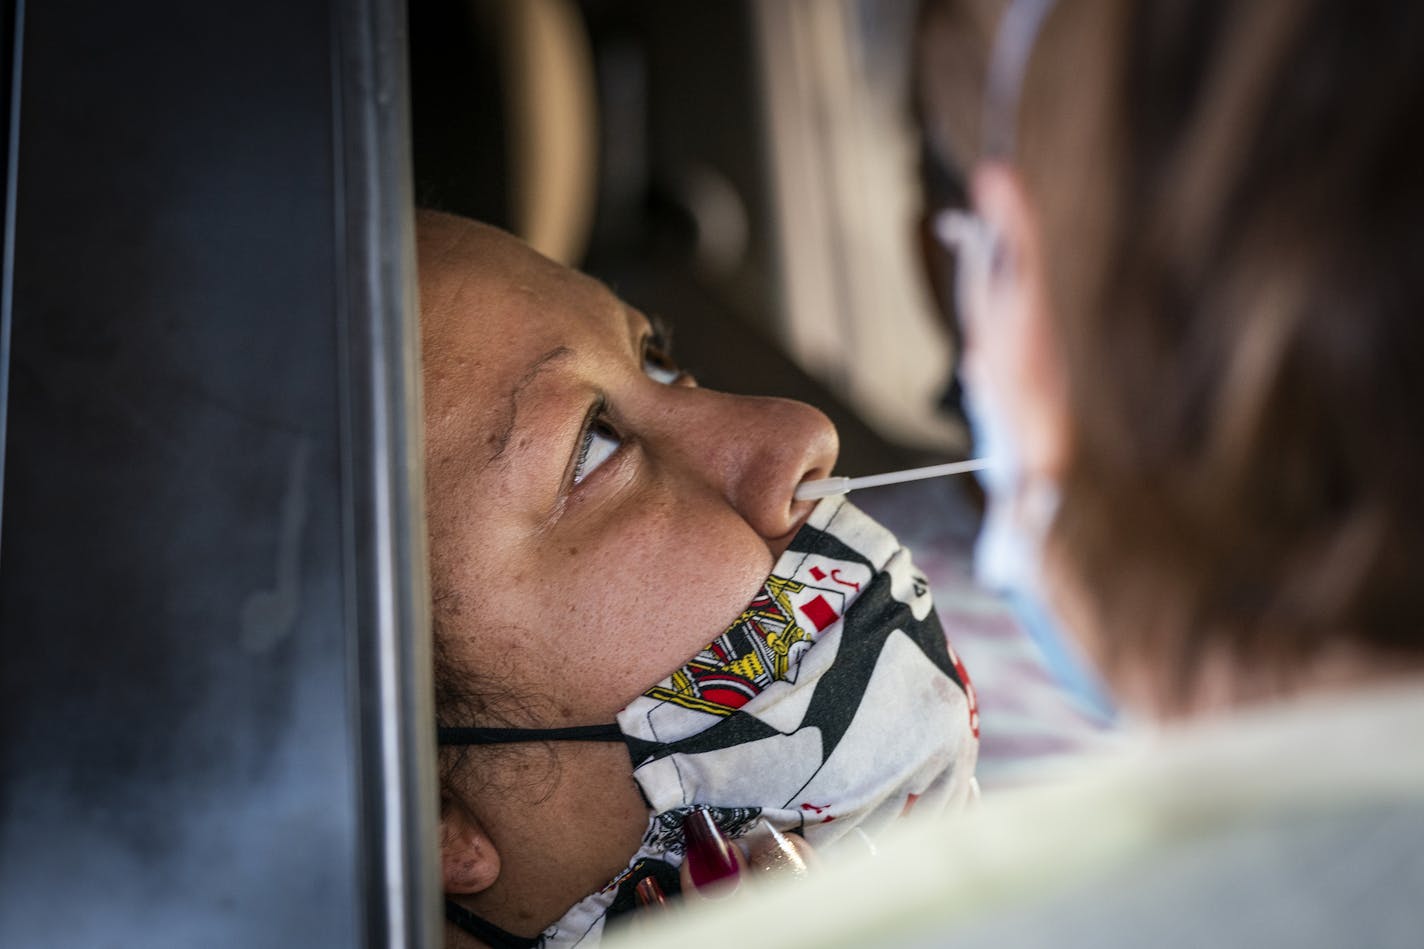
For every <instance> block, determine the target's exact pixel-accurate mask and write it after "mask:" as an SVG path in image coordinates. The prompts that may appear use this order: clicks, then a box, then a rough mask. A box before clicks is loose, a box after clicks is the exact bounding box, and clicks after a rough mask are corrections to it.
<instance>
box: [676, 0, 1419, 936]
mask: <svg viewBox="0 0 1424 949" xmlns="http://www.w3.org/2000/svg"><path fill="white" fill-rule="evenodd" d="M943 3H944V4H945V5H947V6H952V5H953V0H943ZM1421 115H1424V8H1420V7H1418V6H1416V5H1399V4H1393V3H1388V4H1386V3H1379V2H1375V3H1358V4H1339V3H1333V2H1328V0H1302V2H1291V3H1285V2H1279V3H1276V2H1259V3H1239V2H1235V0H1193V2H1185V0H1062V2H1060V3H1056V4H1055V3H1053V2H1051V0H1014V2H1013V3H1011V4H1010V5H1009V7H1008V9H1007V11H1006V13H1005V14H1004V17H1003V19H1002V22H1001V24H1000V26H999V28H998V32H997V39H996V41H995V45H994V53H993V57H992V60H991V65H990V68H989V73H988V81H987V106H986V111H985V126H984V129H983V139H982V147H981V157H980V160H979V163H978V165H977V167H976V169H975V171H974V173H973V175H972V189H971V190H972V194H973V203H974V207H975V210H976V212H977V214H976V215H975V216H973V217H970V216H968V215H953V216H947V217H946V218H944V219H942V221H941V222H940V229H941V230H942V231H943V232H944V233H945V235H946V237H947V238H948V239H949V242H950V243H951V244H952V245H953V246H954V247H955V248H956V250H957V252H958V254H959V255H960V273H959V278H960V284H959V292H960V296H961V307H960V312H961V314H962V316H963V319H964V323H965V325H964V330H965V336H966V342H967V349H966V357H965V381H966V385H967V389H968V408H969V411H970V416H971V420H972V422H973V424H974V428H975V433H976V443H977V447H978V449H979V450H980V451H981V452H982V453H984V454H987V455H988V456H990V457H992V458H994V459H995V461H996V465H995V467H994V468H993V469H991V473H990V475H989V476H988V477H987V478H986V484H985V487H986V494H987V497H988V511H987V514H986V520H985V525H984V528H983V530H982V532H981V535H980V537H979V540H978V542H977V547H976V560H977V565H978V569H979V574H980V576H981V577H982V578H983V579H985V580H986V581H988V582H990V583H992V584H994V585H995V586H997V587H999V588H1000V589H1003V590H1004V591H1006V592H1007V593H1009V594H1010V595H1011V596H1012V597H1013V599H1014V601H1015V602H1016V603H1018V604H1020V605H1021V607H1022V608H1023V609H1024V610H1025V611H1026V612H1028V613H1031V614H1035V615H1036V617H1037V619H1036V622H1038V623H1039V624H1040V626H1041V627H1042V628H1044V629H1046V630H1056V631H1058V632H1059V633H1060V634H1064V635H1063V638H1062V649H1063V653H1064V654H1065V655H1068V656H1071V657H1073V658H1074V659H1075V660H1076V661H1077V663H1078V665H1079V666H1080V670H1079V674H1080V677H1081V682H1082V683H1083V685H1084V688H1087V689H1094V690H1098V691H1100V692H1101V693H1102V695H1103V696H1104V697H1105V698H1107V697H1110V698H1111V700H1112V701H1113V702H1114V703H1115V704H1117V705H1119V706H1120V707H1122V708H1123V709H1125V710H1126V712H1127V714H1128V715H1129V716H1132V717H1135V718H1136V719H1137V720H1138V721H1139V723H1140V725H1141V728H1142V732H1143V736H1142V744H1141V745H1140V746H1139V747H1138V748H1137V749H1136V750H1135V751H1134V752H1132V753H1130V754H1128V755H1126V756H1124V757H1123V758H1120V759H1117V760H1112V761H1104V762H1101V763H1099V764H1097V765H1096V770H1095V771H1088V770H1084V771H1083V772H1082V773H1081V774H1080V775H1079V776H1078V777H1077V778H1076V779H1075V780H1073V781H1071V782H1068V783H1066V784H1065V785H1064V786H1062V787H1060V788H1055V789H1045V790H1041V791H1038V792H1032V793H1029V792H1025V793H1023V794H1020V795H1011V796H1008V797H1006V798H1004V799H1001V800H999V801H998V802H993V801H986V804H985V807H984V808H983V809H982V812H981V814H979V815H976V816H975V817H974V819H971V820H958V821H944V822H940V823H938V824H934V823H927V822H920V823H917V824H916V825H915V826H912V827H905V828H903V829H902V830H903V833H901V834H899V835H897V837H896V838H895V839H893V840H891V841H888V842H884V843H883V844H882V846H881V850H880V856H879V857H878V858H877V859H876V860H873V861H860V862H851V863H844V864H839V865H835V866H829V867H827V868H825V870H824V871H823V872H822V873H821V874H820V875H818V876H816V877H815V878H814V879H813V878H808V879H807V880H806V881H804V883H803V884H802V888H801V889H800V890H798V891H796V892H795V893H793V892H792V891H791V890H790V889H789V888H784V887H777V888H772V889H769V890H768V891H766V892H764V893H763V894H762V895H761V896H754V897H753V898H752V899H749V900H747V901H745V902H743V903H742V904H741V905H738V906H737V907H735V908H734V909H723V910H722V911H721V912H720V914H719V915H720V916H721V917H722V918H726V917H727V916H728V915H730V914H733V913H734V914H736V915H737V918H745V919H755V920H757V921H758V925H757V927H756V929H755V932H754V934H752V935H750V936H747V937H746V938H743V939H742V941H743V942H744V943H745V944H747V945H769V946H770V945H774V946H777V947H781V949H785V947H788V946H806V945H868V944H894V945H902V946H931V945H954V946H956V947H973V946H994V947H1003V946H1005V945H1054V946H1064V945H1068V946H1094V947H1103V946H1143V945H1151V946H1154V947H1157V946H1202V945H1211V946H1223V945H1239V946H1248V945H1249V946H1276V945H1290V946H1344V945H1369V946H1401V947H1403V946H1415V945H1417V944H1418V941H1419V926H1420V923H1421V920H1424V916H1421V910H1420V908H1419V906H1418V894H1419V893H1420V892H1424V585H1421V584H1420V582H1419V576H1418V574H1419V567H1418V564H1419V563H1421V562H1424V491H1421V490H1420V488H1421V485H1424V439H1421V438H1420V435H1421V432H1420V424H1419V414H1418V412H1419V409H1418V406H1420V405H1424V321H1421V320H1420V318H1419V314H1420V311H1421V309H1424V176H1421V175H1420V174H1419V173H1418V160H1419V159H1418V156H1419V154H1420V152H1421V147H1424V124H1421V123H1420V121H1419V117H1420V116H1421ZM793 901H794V902H795V903H797V904H801V903H804V904H808V905H816V906H818V907H823V908H825V909H823V911H822V912H820V913H818V914H815V915H814V916H812V917H811V918H809V919H808V918H789V917H787V916H782V917H777V916H776V914H775V913H774V908H775V907H778V906H787V905H792V903H793ZM831 908H834V909H831ZM713 925H715V921H714V920H713V919H712V918H711V917H710V914H707V915H704V916H703V917H686V918H678V919H676V920H674V921H672V922H671V923H670V925H669V927H668V928H667V929H666V930H662V929H660V930H657V931H655V932H652V933H650V934H649V939H648V944H649V945H651V944H654V943H657V942H659V941H661V940H663V939H665V938H667V937H668V935H669V933H670V932H671V931H672V929H673V926H676V928H677V932H678V934H679V936H678V938H679V944H680V945H682V946H697V945H711V944H713V943H714V942H718V941H719V940H720V938H721V934H719V933H715V932H714V931H713V929H712V926H713Z"/></svg>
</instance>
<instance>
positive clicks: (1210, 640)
mask: <svg viewBox="0 0 1424 949" xmlns="http://www.w3.org/2000/svg"><path fill="white" fill-rule="evenodd" d="M1019 142H1020V145H1019V149H1020V153H1019V154H1018V156H1017V158H1016V161H1017V164H1018V165H1019V166H1020V168H1021V170H1022V172H1023V175H1024V178H1025V181H1026V184H1027V187H1028V190H1029V192H1030V195H1031V197H1032V199H1033V202H1034V205H1035V207H1036V209H1037V212H1038V214H1039V215H1040V223H1041V225H1042V229H1043V240H1044V258H1045V260H1046V262H1047V269H1048V273H1047V280H1048V295H1049V299H1050V300H1051V301H1052V309H1053V318H1054V323H1053V329H1054V334H1055V342H1056V344H1057V345H1058V346H1059V348H1060V351H1061V353H1062V354H1063V358H1064V362H1065V365H1066V367H1067V377H1068V385H1069V402H1070V411H1071V419H1072V421H1071V432H1070V446H1071V447H1070V452H1071V458H1070V461H1069V470H1068V472H1067V475H1066V479H1065V483H1064V485H1063V505H1062V508H1061V511H1060V513H1059V516H1058V518H1057V520H1056V522H1055V524H1054V528H1053V532H1052V534H1051V537H1050V543H1051V544H1052V545H1053V549H1054V551H1055V553H1056V554H1058V555H1059V557H1058V560H1059V561H1061V562H1063V563H1065V564H1068V565H1070V567H1069V569H1071V571H1072V581H1073V585H1074V586H1075V587H1076V588H1079V589H1081V591H1082V592H1083V593H1085V594H1086V599H1087V600H1088V601H1089V608H1090V610H1091V620H1092V622H1093V624H1094V626H1095V627H1096V629H1097V630H1098V631H1099V634H1100V636H1101V648H1102V650H1103V652H1104V655H1103V656H1102V657H1101V658H1102V660H1103V662H1104V663H1105V664H1106V665H1107V666H1108V668H1109V669H1111V668H1112V667H1113V665H1114V664H1115V663H1118V662H1120V661H1121V660H1122V659H1123V658H1125V657H1127V656H1129V655H1131V656H1133V657H1135V658H1141V657H1144V656H1146V657H1149V658H1151V666H1152V667H1155V668H1158V669H1160V670H1162V671H1163V673H1164V681H1163V682H1161V683H1159V685H1163V686H1172V687H1175V688H1176V689H1177V690H1178V691H1177V693H1176V695H1177V697H1178V698H1182V697H1184V696H1185V694H1186V692H1187V691H1188V690H1189V689H1190V688H1191V686H1192V683H1193V681H1194V680H1193V675H1194V672H1195V670H1196V669H1197V667H1198V663H1199V660H1200V659H1201V657H1202V656H1203V655H1204V654H1205V652H1206V651H1208V650H1210V649H1215V648H1218V647H1221V646H1225V647H1227V648H1228V649H1229V650H1230V651H1231V653H1232V654H1233V655H1234V657H1235V658H1236V660H1237V661H1238V662H1246V663H1252V664H1254V665H1253V668H1255V669H1256V670H1258V671H1261V672H1278V673H1283V674H1288V673H1289V671H1290V670H1291V669H1292V668H1294V666H1295V665H1296V664H1297V663H1301V662H1305V661H1308V660H1309V659H1310V658H1311V657H1313V656H1316V655H1318V654H1320V653H1321V652H1322V651H1323V650H1325V649H1327V648H1330V647H1332V646H1335V645H1338V644H1340V643H1342V642H1345V643H1348V644H1350V645H1352V646H1355V647H1362V648H1363V649H1364V650H1366V651H1368V652H1371V653H1376V654H1381V655H1396V656H1405V657H1408V658H1409V659H1410V661H1414V662H1417V661H1418V660H1419V658H1420V657H1421V654H1424V583H1421V582H1420V570H1421V568H1420V564H1424V437H1421V436H1424V426H1421V424H1420V420H1421V415H1420V411H1421V410H1420V408H1419V407H1420V406H1424V174H1421V173H1420V170H1419V160H1420V159H1419V156H1420V155H1421V154H1424V7H1420V6H1419V5H1417V4H1397V3H1383V2H1359V3H1339V2H1336V0H1298V2H1290V3H1268V2H1261V3H1241V2H1239V0H1156V2H1153V0H1076V2H1075V0H1063V2H1061V3H1059V4H1058V6H1057V8H1056V9H1055V10H1054V12H1053V13H1052V14H1050V18H1049V20H1048V22H1047V24H1046V25H1045V27H1044V32H1043V34H1042V35H1041V36H1040V38H1039V43H1038V48H1037V49H1036V50H1035V52H1034V56H1033V60H1032V64H1031V66H1030V71H1029V75H1028V77H1027V79H1026V83H1025V87H1024V102H1023V104H1022V106H1021V110H1020V137H1019ZM1169 670H1170V671H1169Z"/></svg>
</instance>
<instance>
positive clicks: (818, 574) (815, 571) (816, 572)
mask: <svg viewBox="0 0 1424 949" xmlns="http://www.w3.org/2000/svg"><path fill="white" fill-rule="evenodd" d="M811 576H813V577H815V578H816V579H817V580H824V579H826V571H824V570H822V569H821V568H820V567H812V568H811Z"/></svg>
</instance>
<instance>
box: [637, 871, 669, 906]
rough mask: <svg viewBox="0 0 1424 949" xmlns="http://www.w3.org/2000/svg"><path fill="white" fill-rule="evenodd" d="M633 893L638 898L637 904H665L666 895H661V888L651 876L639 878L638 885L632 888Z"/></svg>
mask: <svg viewBox="0 0 1424 949" xmlns="http://www.w3.org/2000/svg"><path fill="white" fill-rule="evenodd" d="M633 895H634V896H635V897H637V898H638V905H639V906H666V905H667V897H666V896H664V895H663V888H662V887H661V886H659V885H658V881H657V880H655V879H653V878H652V877H643V878H642V879H641V880H639V881H638V885H637V886H635V887H634V888H633Z"/></svg>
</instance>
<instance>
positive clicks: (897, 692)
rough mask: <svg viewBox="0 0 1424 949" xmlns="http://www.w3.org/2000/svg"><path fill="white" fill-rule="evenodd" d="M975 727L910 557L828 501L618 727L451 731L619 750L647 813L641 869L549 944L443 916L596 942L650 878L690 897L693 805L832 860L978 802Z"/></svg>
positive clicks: (728, 828) (558, 927)
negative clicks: (722, 627) (684, 885)
mask: <svg viewBox="0 0 1424 949" xmlns="http://www.w3.org/2000/svg"><path fill="white" fill-rule="evenodd" d="M978 730H979V729H978V712H977V709H976V706H975V700H974V691H973V687H972V686H971V685H970V683H969V679H968V677H967V676H966V674H965V672H964V668H963V666H962V665H961V664H960V662H959V660H958V659H957V657H956V656H955V655H954V653H953V651H952V650H951V649H950V648H949V645H948V643H947V642H946V640H945V636H944V631H943V629H942V628H941V627H940V623H939V619H938V617H937V616H936V615H935V611H934V607H933V605H932V603H931V600H930V592H929V584H928V582H927V581H926V579H925V577H924V575H923V574H921V573H920V572H919V571H917V570H916V569H915V567H914V565H913V564H912V563H911V561H910V554H909V551H907V550H906V549H905V548H903V547H901V546H900V544H899V542H898V541H897V540H896V539H895V537H894V535H893V534H891V533H890V532H889V531H888V530H886V529H885V528H884V527H882V526H880V525H879V524H877V523H876V522H875V521H873V520H871V519H870V518H869V517H868V516H866V515H865V514H864V513H862V512H861V511H859V510H858V509H857V508H855V507H854V506H853V505H851V504H849V503H848V502H846V500H845V499H844V498H843V497H834V498H826V499H825V500H823V501H821V502H820V503H819V504H818V505H817V506H816V507H815V508H814V509H813V510H812V512H811V515H810V517H809V518H808V519H807V521H806V523H805V525H804V526H803V527H802V528H801V530H800V531H798V532H797V534H796V535H795V537H794V538H793V540H792V541H791V545H790V546H789V547H788V548H787V549H786V551H785V552H784V553H783V554H782V555H781V557H780V558H779V559H778V560H777V561H776V564H775V566H774V567H773V568H772V572H771V575H770V576H769V577H767V579H766V581H765V583H764V584H763V585H762V588H761V591H760V592H759V593H758V594H757V595H756V597H755V598H754V599H753V600H752V602H751V603H750V604H749V605H748V606H747V608H746V609H745V610H743V611H742V614H741V615H740V616H739V617H737V619H736V621H735V622H733V623H732V624H731V625H730V626H729V627H728V628H727V630H726V631H725V632H724V633H723V634H722V635H721V636H719V637H717V639H715V640H713V641H712V642H711V643H709V644H708V645H707V646H706V647H705V648H703V649H702V650H701V651H700V652H698V653H697V655H695V656H693V657H692V658H691V659H690V660H688V661H687V662H686V663H685V664H684V665H683V666H681V667H680V668H678V669H677V670H676V671H674V672H673V673H672V674H671V675H669V676H668V677H667V678H666V679H664V680H662V681H661V682H659V683H657V684H656V685H655V686H653V687H652V688H650V689H648V690H647V691H646V692H644V693H643V694H642V695H640V696H638V697H637V698H636V699H634V700H633V701H632V702H630V703H629V704H628V705H627V706H626V707H625V708H624V709H623V710H622V711H621V712H619V714H618V720H617V723H616V724H612V723H610V724H607V725H595V726H588V727H582V728H563V729H486V728H442V729H441V730H440V741H441V743H442V744H487V743H494V742H506V741H548V740H554V741H567V740H581V741H622V742H623V743H624V744H625V745H626V746H627V748H628V752H629V755H630V756H631V758H632V765H633V776H634V778H635V780H636V781H637V783H638V786H639V787H640V788H641V789H642V792H643V795H644V797H645V798H646V799H647V802H648V805H649V810H650V816H649V821H648V829H647V832H646V833H645V834H644V837H643V841H642V845H641V847H640V848H639V850H638V852H637V853H636V854H635V855H634V856H633V858H632V860H630V861H629V864H628V867H627V869H626V870H625V871H624V872H623V873H621V874H619V876H618V877H617V878H615V879H614V880H612V881H610V882H609V883H608V884H607V885H606V886H604V887H603V888H602V889H600V890H598V891H597V892H595V893H593V894H591V895H590V896H588V897H586V898H585V899H583V900H581V901H580V902H579V903H577V904H575V905H574V906H573V907H572V908H571V909H570V910H569V911H568V912H567V913H565V914H564V916H563V917H562V918H560V919H559V920H558V922H556V923H555V924H554V925H552V926H551V927H549V928H548V929H547V930H545V931H544V933H543V934H542V935H541V936H540V937H539V938H538V939H536V940H528V939H521V938H519V937H515V936H512V935H510V934H508V933H505V932H504V931H503V930H498V929H497V928H496V927H493V926H492V925H490V924H489V923H487V922H485V921H484V920H480V919H478V918H477V917H474V916H473V914H471V913H469V912H468V911H467V910H464V909H463V908H461V907H459V906H457V905H455V904H453V903H450V904H448V905H447V915H448V916H449V918H451V920H452V921H454V922H456V923H457V924H458V925H460V926H462V928H465V929H467V930H469V931H470V932H471V933H472V934H474V935H476V936H478V937H480V938H481V939H483V940H485V941H486V942H489V943H491V944H495V945H508V946H515V945H520V946H529V945H545V946H574V945H580V944H582V945H586V946H587V945H592V944H593V943H595V942H597V941H598V937H599V935H600V934H601V933H602V931H603V927H604V924H605V922H606V921H607V920H608V918H610V916H613V915H617V914H618V913H619V912H621V911H622V910H624V909H627V908H630V907H631V906H632V905H633V898H632V892H633V888H634V887H635V886H636V884H637V882H638V881H639V880H641V879H642V878H643V877H646V876H656V877H657V878H658V880H659V882H660V883H661V884H662V885H663V888H664V890H667V891H669V892H671V891H673V890H676V889H677V872H676V871H677V867H678V865H680V864H681V863H682V859H683V849H682V847H683V842H682V834H681V825H682V816H683V815H684V814H685V813H687V811H689V810H690V809H692V808H694V807H703V808H706V809H707V810H708V812H709V814H710V815H711V816H712V818H713V820H715V821H716V822H717V824H718V825H719V827H721V829H722V830H723V832H725V833H726V834H727V835H728V836H729V837H733V838H735V837H738V836H742V835H743V834H745V833H746V832H747V831H748V830H750V829H752V828H753V827H755V826H757V825H759V824H760V822H761V821H763V820H765V821H768V822H770V823H771V824H772V825H773V826H775V827H776V828H778V829H779V830H782V831H795V832H798V833H801V834H803V835H804V836H805V837H806V839H807V840H808V841H809V842H810V843H811V844H812V845H813V846H814V847H815V848H816V849H818V850H820V851H825V850H828V849H834V848H835V847H836V844H837V843H838V842H839V841H841V840H842V839H843V838H845V837H846V836H847V835H848V834H852V833H854V834H855V835H856V836H859V835H860V834H861V833H870V834H874V832H875V831H876V830H877V829H879V828H881V827H883V826H884V825H885V824H887V823H889V822H890V821H892V820H894V819H895V818H897V817H899V816H900V815H902V814H904V813H906V812H907V811H909V810H910V809H911V808H912V807H914V808H916V809H917V810H920V811H928V810H940V809H943V808H945V807H947V806H952V805H955V804H958V803H961V802H963V801H964V800H966V799H967V798H968V797H969V796H970V795H971V794H972V793H973V791H972V789H973V772H974V763H975V759H976V757H977V754H978ZM505 937H507V939H506V938H505Z"/></svg>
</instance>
